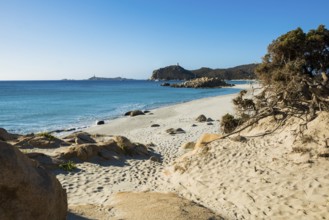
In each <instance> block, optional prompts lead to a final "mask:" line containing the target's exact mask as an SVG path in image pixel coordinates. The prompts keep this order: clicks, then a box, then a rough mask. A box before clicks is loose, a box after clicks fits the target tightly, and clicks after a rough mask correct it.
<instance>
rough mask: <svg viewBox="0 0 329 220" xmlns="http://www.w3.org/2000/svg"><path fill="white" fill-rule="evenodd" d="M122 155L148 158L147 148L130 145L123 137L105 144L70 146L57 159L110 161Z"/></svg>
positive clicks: (114, 138)
mask: <svg viewBox="0 0 329 220" xmlns="http://www.w3.org/2000/svg"><path fill="white" fill-rule="evenodd" d="M120 155H121V156H123V155H129V156H134V155H141V156H148V155H149V151H148V148H147V147H146V146H145V145H143V144H140V143H132V142H131V141H130V140H129V139H128V138H126V137H124V136H114V137H113V138H112V139H110V140H108V141H107V142H102V143H97V144H80V145H77V146H72V147H70V148H68V149H65V150H64V151H63V152H61V153H60V154H59V155H58V157H59V158H63V159H66V160H67V159H74V158H78V159H79V160H82V161H89V160H93V159H97V158H99V157H100V158H102V159H106V160H110V159H112V158H115V157H119V156H120Z"/></svg>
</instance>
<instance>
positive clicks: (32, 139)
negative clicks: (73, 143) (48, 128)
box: [15, 135, 69, 148]
mask: <svg viewBox="0 0 329 220" xmlns="http://www.w3.org/2000/svg"><path fill="white" fill-rule="evenodd" d="M68 145H69V144H68V143H66V142H65V141H63V140H61V139H58V138H56V137H54V136H51V135H45V136H44V135H32V136H26V137H24V138H23V139H22V140H20V141H18V142H17V143H16V144H15V146H17V147H20V148H58V147H61V146H68Z"/></svg>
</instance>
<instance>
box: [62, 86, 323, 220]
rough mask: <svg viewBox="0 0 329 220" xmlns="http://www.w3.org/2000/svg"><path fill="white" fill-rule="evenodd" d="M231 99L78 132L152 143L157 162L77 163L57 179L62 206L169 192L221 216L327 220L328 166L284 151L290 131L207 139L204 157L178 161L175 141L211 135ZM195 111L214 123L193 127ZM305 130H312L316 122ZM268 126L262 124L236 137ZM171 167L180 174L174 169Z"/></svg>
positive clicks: (290, 140) (176, 107)
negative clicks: (62, 189) (237, 138)
mask: <svg viewBox="0 0 329 220" xmlns="http://www.w3.org/2000/svg"><path fill="white" fill-rule="evenodd" d="M248 87H249V86H247V85H245V88H248ZM234 96H235V95H227V96H219V97H213V98H205V99H200V100H195V101H191V102H187V103H182V104H178V105H173V106H169V107H165V108H160V109H156V110H153V111H151V112H152V113H153V114H152V115H143V116H136V117H125V118H119V119H116V120H113V121H110V122H109V123H107V124H106V125H102V126H95V127H92V128H88V129H86V131H87V132H90V133H99V134H105V135H124V136H126V137H128V138H129V139H131V140H132V141H135V142H140V143H144V144H148V143H151V142H152V143H154V144H155V147H154V152H155V153H156V154H159V155H161V157H162V159H163V160H162V163H158V162H153V161H150V160H133V159H129V160H128V162H127V163H126V164H125V165H123V164H118V165H117V166H114V165H111V166H100V165H97V164H93V163H82V164H78V167H79V168H80V169H81V171H80V172H77V173H73V174H70V175H67V174H59V175H57V177H58V179H59V180H60V181H61V183H62V184H63V186H64V187H65V188H66V189H67V191H68V203H69V206H71V207H74V206H75V207H79V205H88V204H92V205H93V207H94V205H96V206H102V207H103V208H104V207H108V206H109V205H110V204H111V202H112V203H113V197H114V193H116V192H123V191H157V192H176V193H178V194H179V195H181V196H183V197H185V198H187V199H190V200H192V201H195V202H197V203H200V204H202V205H204V206H206V207H208V208H210V209H212V210H213V211H215V212H217V213H218V214H220V215H221V216H223V217H224V218H227V219H329V215H328V213H329V162H328V160H326V159H324V158H317V157H314V155H313V156H312V155H311V153H309V154H308V153H306V154H300V153H298V154H296V153H292V146H293V145H296V144H297V143H298V141H297V142H294V139H293V134H294V132H295V131H296V127H293V126H290V127H288V130H287V129H286V130H278V131H277V132H276V133H274V134H272V135H269V136H265V137H260V138H254V139H249V140H248V141H247V142H246V143H241V142H235V141H232V140H230V139H225V140H219V141H215V142H213V143H211V144H210V145H209V146H208V147H209V150H208V151H207V152H204V151H202V150H200V151H196V152H194V153H193V154H191V156H189V157H185V159H181V156H182V155H183V154H184V153H186V152H184V151H183V150H181V149H180V146H181V144H182V143H186V142H189V141H196V140H197V139H198V138H199V137H200V136H201V135H202V134H204V133H218V131H219V122H218V121H217V120H218V119H220V118H221V116H222V115H224V114H225V113H232V112H233V106H232V104H231V100H232V98H233V97H234ZM200 114H204V115H205V116H206V117H210V118H212V119H214V120H215V121H214V122H212V123H213V125H207V123H198V122H196V121H195V118H196V117H197V116H199V115H200ZM328 121H329V120H328ZM314 123H316V122H314ZM152 124H159V125H160V127H151V125H152ZM192 124H196V125H197V126H196V127H192ZM312 126H313V127H314V128H313V130H314V129H315V128H316V125H312ZM328 126H329V125H328ZM169 128H182V129H184V130H185V132H186V133H183V134H176V135H169V134H167V133H166V132H165V130H167V129H169ZM270 128H271V127H269V126H267V124H266V123H264V125H260V126H258V127H257V128H255V129H253V130H251V131H246V132H245V133H243V134H244V135H252V134H257V133H259V132H264V131H266V130H268V129H270ZM328 129H329V127H325V128H324V129H323V132H319V138H320V136H321V138H322V139H321V141H319V143H320V142H321V144H322V142H323V141H322V140H325V139H326V138H328V139H329V132H326V131H327V130H328ZM312 135H313V136H314V134H313V133H312ZM314 137H315V136H314ZM323 138H324V139H323ZM317 140H318V139H317ZM319 140H320V139H319ZM312 146H313V145H312ZM328 149H329V148H328ZM175 165H182V166H185V167H187V170H186V171H185V172H183V173H181V172H178V171H176V172H175V171H174V167H175ZM73 209H74V208H73ZM89 217H92V216H89Z"/></svg>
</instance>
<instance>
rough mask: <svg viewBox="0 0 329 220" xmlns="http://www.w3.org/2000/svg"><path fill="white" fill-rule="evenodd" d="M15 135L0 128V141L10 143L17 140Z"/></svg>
mask: <svg viewBox="0 0 329 220" xmlns="http://www.w3.org/2000/svg"><path fill="white" fill-rule="evenodd" d="M18 136H19V135H17V134H10V133H8V132H7V130H6V129H4V128H0V141H11V140H15V139H17V138H18Z"/></svg>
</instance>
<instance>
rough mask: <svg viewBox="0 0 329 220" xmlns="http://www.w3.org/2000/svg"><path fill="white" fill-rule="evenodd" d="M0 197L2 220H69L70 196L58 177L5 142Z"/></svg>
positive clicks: (0, 164)
mask: <svg viewBox="0 0 329 220" xmlns="http://www.w3.org/2000/svg"><path fill="white" fill-rule="evenodd" d="M0 195H1V196H0V219H27V220H29V219H31V220H36V219H40V220H43V219H56V220H57V219H58V220H61V219H66V214H67V197H66V192H65V190H64V189H63V188H62V186H61V184H60V183H59V181H58V180H57V179H56V178H55V176H54V175H52V174H50V173H48V172H47V171H46V170H45V169H43V168H42V167H38V166H37V165H36V163H33V162H32V160H30V159H29V158H27V157H26V156H25V155H24V154H23V153H21V152H20V151H19V150H18V149H17V148H15V147H13V146H12V145H10V144H8V143H5V142H1V141H0Z"/></svg>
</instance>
